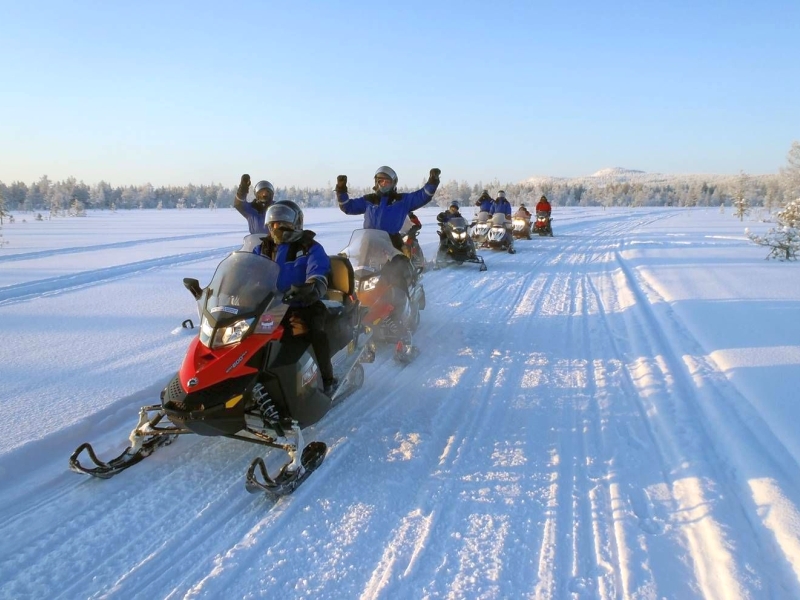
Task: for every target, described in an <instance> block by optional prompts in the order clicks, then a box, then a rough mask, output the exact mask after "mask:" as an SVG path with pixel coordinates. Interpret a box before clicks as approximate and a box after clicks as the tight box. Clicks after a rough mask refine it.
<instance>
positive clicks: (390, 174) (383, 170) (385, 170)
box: [375, 166, 397, 194]
mask: <svg viewBox="0 0 800 600" xmlns="http://www.w3.org/2000/svg"><path fill="white" fill-rule="evenodd" d="M378 175H383V176H384V178H386V179H391V184H389V185H385V184H384V185H378ZM396 187H397V173H395V172H394V169H392V168H391V167H387V166H383V167H378V170H377V171H375V191H377V192H380V193H381V194H388V193H389V192H391V191H392V190H393V189H395V188H396Z"/></svg>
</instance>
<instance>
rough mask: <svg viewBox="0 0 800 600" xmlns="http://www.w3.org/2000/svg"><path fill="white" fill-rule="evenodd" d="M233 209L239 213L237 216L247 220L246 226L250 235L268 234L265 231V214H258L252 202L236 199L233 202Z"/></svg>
mask: <svg viewBox="0 0 800 600" xmlns="http://www.w3.org/2000/svg"><path fill="white" fill-rule="evenodd" d="M233 207H234V208H235V209H236V210H238V211H239V214H240V215H242V216H243V217H244V218H245V219H247V226H248V227H249V228H250V233H269V232H268V231H267V224H266V222H265V218H266V216H267V213H266V211H265V212H263V213H262V212H259V211H258V209H256V207H255V206H253V203H252V202H245V201H244V200H239V199H238V198H237V199H236V200H235V201H234V203H233Z"/></svg>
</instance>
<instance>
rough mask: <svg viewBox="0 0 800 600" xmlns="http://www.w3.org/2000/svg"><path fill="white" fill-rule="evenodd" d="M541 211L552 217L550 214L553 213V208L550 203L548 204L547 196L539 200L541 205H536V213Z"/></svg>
mask: <svg viewBox="0 0 800 600" xmlns="http://www.w3.org/2000/svg"><path fill="white" fill-rule="evenodd" d="M539 211H542V212H546V213H547V216H548V217H550V212H551V211H552V207H551V206H550V202H548V200H547V197H546V196H544V195H543V196H542V197H541V198H539V203H538V204H537V205H536V212H537V213H538V212H539Z"/></svg>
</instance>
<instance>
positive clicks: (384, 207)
mask: <svg viewBox="0 0 800 600" xmlns="http://www.w3.org/2000/svg"><path fill="white" fill-rule="evenodd" d="M441 173H442V171H441V169H436V168H434V169H431V170H430V174H429V176H428V182H427V183H426V184H425V185H424V186H423V187H422V188H420V189H418V190H417V191H416V192H409V193H404V194H401V193H399V192H398V191H397V173H395V172H394V169H392V168H391V167H386V166H383V167H378V170H377V171H375V185H374V186H373V188H372V189H373V190H374V193H372V194H367V195H365V196H359V197H358V198H350V197H349V196H348V195H347V175H339V176H338V177H336V199H337V200H338V202H339V208H340V209H341V211H342V212H343V213H345V214H348V215H364V229H380V230H382V231H385V232H386V233H388V234H389V238H390V239H391V240H392V245H393V246H394V247H395V248H397V249H398V250H400V251H401V252H402V251H403V236H402V235H400V228H401V227H402V226H403V222H404V221H405V219H406V217H407V216H408V213H410V212H411V211H413V210H416V209H418V208H421V207H423V206H425V205H426V204H427V203H428V202H430V201H431V200H432V199H433V195H434V194H435V193H436V188H437V187H439V175H441ZM402 257H403V259H404V260H405V264H400V263H399V262H397V261H394V262H393V263H392V267H391V268H390V271H392V273H393V276H392V277H391V280H392V281H397V282H399V281H400V280H403V281H405V282H406V283H407V284H408V285H407V287H406V290H405V291H406V294H408V287H409V286H410V285H413V282H414V281H416V278H417V273H416V270H415V269H414V268H413V267H412V266H411V261H410V260H409V259H408V257H407V256H406V255H405V254H403V255H402ZM395 266H396V267H397V273H394V268H395Z"/></svg>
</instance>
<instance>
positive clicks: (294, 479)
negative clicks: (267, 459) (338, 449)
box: [245, 442, 328, 496]
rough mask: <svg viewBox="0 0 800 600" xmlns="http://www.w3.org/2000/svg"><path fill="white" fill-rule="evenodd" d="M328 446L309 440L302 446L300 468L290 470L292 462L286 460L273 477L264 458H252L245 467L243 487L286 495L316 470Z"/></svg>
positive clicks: (248, 489) (255, 491)
mask: <svg viewBox="0 0 800 600" xmlns="http://www.w3.org/2000/svg"><path fill="white" fill-rule="evenodd" d="M327 450H328V447H327V446H326V445H325V443H324V442H311V443H309V444H308V445H307V446H306V447H305V448H303V454H302V457H301V459H300V468H299V469H293V470H291V469H290V468H289V467H291V465H292V462H291V461H290V462H287V463H286V464H285V465H283V467H281V470H280V472H279V473H278V475H277V476H276V477H275V478H274V479H273V478H272V477H270V476H269V473H267V466H266V465H265V464H264V459H263V458H261V457H260V456H258V457H256V458H254V459H253V462H251V463H250V468H249V469H247V479H246V480H245V488H247V491H248V492H250V493H251V494H256V493H258V492H267V493H269V494H272V495H274V496H287V495H289V494H291V493H292V492H293V491H294V490H295V489H297V487H298V486H299V485H300V484H301V483H303V482H304V481H305V480H306V479H307V478H308V476H309V475H311V473H313V472H314V471H316V470H317V467H319V466H320V465H321V464H322V461H323V460H325V453H326V452H327ZM256 469H258V471H259V472H260V473H261V478H262V480H259V478H258V475H257V473H256Z"/></svg>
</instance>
